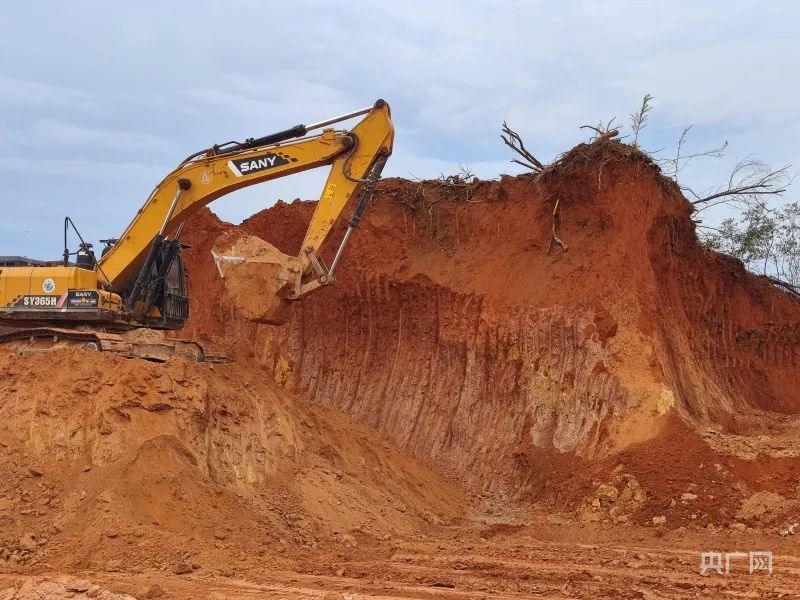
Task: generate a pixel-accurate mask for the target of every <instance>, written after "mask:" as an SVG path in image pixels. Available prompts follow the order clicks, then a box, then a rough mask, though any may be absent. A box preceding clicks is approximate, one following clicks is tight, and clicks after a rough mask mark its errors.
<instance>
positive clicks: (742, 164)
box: [682, 158, 789, 212]
mask: <svg viewBox="0 0 800 600" xmlns="http://www.w3.org/2000/svg"><path fill="white" fill-rule="evenodd" d="M788 170H789V165H786V166H785V167H782V168H780V169H776V170H771V169H770V168H769V167H768V166H767V165H765V164H764V163H762V162H761V161H758V160H755V159H752V158H745V159H743V160H740V161H739V162H738V163H736V166H735V167H734V168H733V171H731V174H730V177H729V178H728V182H727V185H726V187H724V188H723V189H721V190H719V191H717V192H714V193H713V194H709V195H707V196H702V197H701V196H699V195H698V194H696V193H695V192H694V191H692V190H691V189H689V188H682V189H685V190H686V191H688V192H689V193H690V194H692V195H693V196H694V197H695V200H693V201H692V205H694V206H699V205H703V206H702V207H701V208H700V209H696V211H697V212H700V211H701V210H705V209H706V208H710V207H711V206H716V205H718V204H724V203H726V202H737V201H738V202H743V203H748V202H749V203H755V204H759V205H762V206H763V202H761V201H760V197H761V196H779V195H781V194H783V193H784V192H785V191H786V189H787V186H788V183H789V181H788V176H787V172H788Z"/></svg>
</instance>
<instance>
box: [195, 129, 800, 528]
mask: <svg viewBox="0 0 800 600" xmlns="http://www.w3.org/2000/svg"><path fill="white" fill-rule="evenodd" d="M376 196H377V200H376V201H375V203H374V204H373V205H372V206H371V207H370V210H369V211H368V213H367V218H366V220H365V222H364V224H363V225H362V227H361V229H359V230H358V231H357V234H356V235H354V236H353V238H352V241H351V245H350V246H349V248H348V253H347V257H346V259H345V260H344V261H343V262H342V264H341V266H340V268H339V270H338V272H337V284H336V285H335V286H334V287H333V288H330V289H325V290H323V291H321V292H319V293H318V294H317V295H315V296H312V297H311V298H309V299H308V301H307V302H304V303H301V304H298V305H297V306H295V307H294V309H293V310H294V316H293V317H292V319H291V321H290V322H289V324H288V325H286V326H284V327H281V328H274V327H268V326H259V325H255V324H253V323H251V322H248V321H247V320H245V319H243V318H242V317H241V315H239V314H238V313H237V310H236V308H235V306H234V303H231V302H230V301H229V299H228V298H227V297H226V295H225V293H224V291H223V289H222V285H221V283H220V281H219V280H218V278H216V277H215V276H214V271H213V265H212V263H211V261H210V258H209V252H208V251H209V249H210V248H211V246H212V245H213V242H214V240H215V239H217V238H218V237H219V236H220V235H222V234H223V233H225V234H226V235H230V234H231V231H232V230H234V229H236V234H237V235H240V236H242V235H252V236H257V237H260V238H263V239H267V240H269V241H270V242H271V243H272V244H275V245H276V246H277V247H278V248H279V249H280V250H281V251H283V252H286V253H289V254H292V253H296V252H297V251H298V249H299V245H300V243H301V240H302V237H303V234H304V230H305V226H306V224H307V223H308V220H309V218H310V215H311V212H312V211H313V209H314V204H313V203H311V202H299V201H297V202H294V203H292V204H285V203H279V204H278V205H276V206H275V207H273V208H270V209H268V210H265V211H263V212H262V213H260V214H258V215H255V216H253V217H252V218H250V219H248V220H247V221H245V222H244V223H243V224H242V225H241V226H240V227H238V228H234V227H233V226H230V225H228V224H224V223H221V222H220V221H219V220H218V219H216V217H214V216H213V215H212V214H211V213H209V212H206V213H204V214H200V215H198V216H197V217H196V218H195V221H194V222H193V223H192V226H191V227H190V228H189V238H190V242H191V244H192V246H193V249H192V250H191V251H190V253H189V268H190V278H191V281H192V282H193V284H194V286H195V287H196V288H198V289H203V290H205V291H206V294H207V295H209V296H210V297H213V298H216V299H217V300H216V301H214V302H208V303H205V304H203V305H202V306H199V307H197V308H196V310H195V312H194V315H193V317H192V319H191V321H190V324H189V326H188V328H187V331H188V333H190V334H191V335H201V334H206V335H216V336H222V337H226V338H227V339H228V340H229V341H235V345H234V347H235V348H238V349H240V350H241V351H242V352H243V353H244V354H245V355H247V356H249V357H250V359H255V360H257V361H258V362H259V363H260V364H261V365H263V367H264V368H265V370H266V371H267V372H269V373H270V374H271V376H272V377H274V378H275V379H276V380H277V381H279V382H281V383H282V384H283V385H284V386H285V387H287V388H289V389H292V390H295V391H296V392H297V393H298V394H299V395H300V396H301V397H303V398H306V399H307V400H309V401H312V402H314V403H319V404H323V405H327V406H331V407H334V408H337V409H339V410H341V411H343V412H345V413H347V414H350V415H352V416H354V417H355V418H356V419H357V420H359V421H361V422H363V423H365V424H368V425H369V426H371V427H373V428H375V429H377V430H379V431H381V432H384V433H385V434H386V435H387V436H389V437H390V438H391V439H392V440H394V441H395V442H396V443H398V444H399V445H400V446H401V447H402V448H404V449H406V450H408V451H410V452H411V453H413V454H414V455H416V456H417V457H419V458H421V459H423V460H426V461H430V462H432V463H434V464H435V465H436V466H437V467H438V468H439V469H440V470H441V471H442V472H444V473H447V474H449V475H450V476H451V477H452V478H453V479H456V480H458V481H459V482H461V483H463V484H465V485H466V487H467V488H468V489H470V490H473V491H478V492H482V493H484V494H488V495H491V496H493V497H500V498H526V497H528V498H530V497H534V498H539V499H550V500H552V501H553V502H557V503H558V504H559V505H563V504H564V503H566V506H568V507H570V508H574V509H578V510H581V509H582V507H583V508H585V506H584V505H585V503H586V502H587V501H590V500H596V497H595V488H596V486H597V485H598V482H599V481H605V482H610V481H611V479H614V478H616V479H619V474H620V472H621V473H622V474H623V475H625V476H626V477H627V478H628V479H631V478H632V479H634V480H635V486H641V487H642V488H643V492H642V493H644V494H646V495H647V496H648V501H647V502H644V503H642V502H639V503H636V502H634V503H633V507H634V509H635V510H634V511H633V512H634V513H636V514H638V515H639V516H640V517H641V519H642V520H643V521H649V519H650V518H651V517H652V516H657V515H662V514H667V516H668V518H670V521H671V522H672V523H676V524H677V523H688V522H689V520H690V518H692V515H695V518H696V517H697V515H698V514H701V513H702V514H705V515H706V517H705V518H706V522H711V521H714V520H716V519H723V520H724V519H734V518H735V513H736V512H737V511H738V509H739V505H740V504H741V502H743V501H744V500H746V499H747V498H748V497H749V496H750V495H751V494H752V493H755V492H759V491H763V488H765V487H766V488H769V490H770V491H772V492H774V493H777V494H781V495H784V496H787V497H794V496H795V495H796V493H797V490H796V489H795V486H796V485H797V483H798V482H797V479H796V476H795V475H794V473H796V469H797V466H798V464H800V463H798V460H797V459H796V456H797V454H798V451H799V450H800V444H799V443H798V437H797V431H798V429H797V423H798V417H797V415H798V411H800V388H798V387H797V386H796V385H794V384H793V383H792V382H794V381H796V380H797V376H798V374H800V365H798V350H799V344H800V303H799V302H798V301H797V300H796V299H795V298H792V297H791V296H789V295H787V294H786V293H784V292H781V291H780V290H778V289H776V288H774V287H773V286H772V285H771V284H770V283H769V282H768V281H767V280H766V279H764V278H762V277H756V276H754V275H752V274H749V273H748V272H746V271H745V270H744V268H743V267H742V265H741V264H740V263H739V262H738V261H736V260H734V259H733V258H730V257H726V256H722V255H719V254H716V253H714V252H712V251H709V250H708V249H706V248H704V247H703V246H702V245H701V244H700V243H699V241H698V239H697V235H696V231H695V226H694V223H693V222H692V219H691V205H690V203H689V202H688V201H687V200H686V199H685V198H684V197H683V196H682V195H681V193H680V191H679V190H678V188H677V187H676V185H675V184H674V183H673V182H672V181H670V180H669V179H667V178H665V177H663V176H661V174H660V172H659V169H658V167H657V166H656V165H654V164H653V163H652V162H651V161H650V160H649V159H648V158H647V157H646V156H645V155H643V154H641V153H640V152H638V151H637V150H635V149H634V148H632V147H630V146H627V145H624V144H620V143H618V142H614V141H611V142H601V143H595V144H584V145H581V146H578V147H576V148H575V149H573V150H572V151H571V152H569V153H567V154H566V155H565V156H564V157H563V158H562V159H560V160H559V161H558V162H557V163H556V164H555V165H553V166H551V167H550V168H548V169H547V170H546V172H545V173H544V174H542V175H541V176H539V177H538V178H535V177H533V176H521V177H517V178H503V179H502V180H501V181H499V182H478V183H474V184H470V185H461V184H460V183H456V184H452V183H450V184H448V183H447V182H443V181H432V182H422V183H420V182H410V181H404V180H385V181H383V182H382V184H381V186H380V188H379V190H378V193H377V195H376ZM254 293H257V291H256V290H254ZM733 482H736V486H734V487H731V486H732V484H733ZM617 483H619V482H617ZM616 487H619V485H617V486H616ZM622 487H623V488H624V487H625V485H624V483H623V485H622ZM630 493H633V492H630ZM684 493H689V494H690V495H699V496H700V497H706V498H715V499H714V501H713V502H709V503H708V506H706V507H705V508H704V510H703V511H700V512H698V511H697V510H695V509H694V508H691V507H690V508H687V507H686V506H685V504H686V503H683V504H681V503H678V506H675V499H676V498H680V496H681V495H682V494H684ZM671 501H672V502H671ZM595 504H596V502H595ZM787 506H788V505H787ZM594 508H596V507H594ZM600 512H601V513H602V511H600ZM784 512H786V513H787V514H786V515H781V517H783V516H788V513H790V512H791V511H790V510H789V509H788V508H787V509H786V511H784ZM596 517H597V518H600V519H605V518H606V515H604V514H600V515H596ZM612 517H613V515H612ZM778 518H779V517H777V516H775V519H778Z"/></svg>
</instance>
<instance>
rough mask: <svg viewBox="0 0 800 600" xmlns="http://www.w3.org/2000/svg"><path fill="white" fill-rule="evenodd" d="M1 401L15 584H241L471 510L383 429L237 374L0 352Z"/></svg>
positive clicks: (3, 526)
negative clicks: (71, 579) (193, 576)
mask: <svg viewBox="0 0 800 600" xmlns="http://www.w3.org/2000/svg"><path fill="white" fill-rule="evenodd" d="M0 397H1V398H2V399H3V402H2V404H0V566H4V567H5V569H10V570H11V571H12V572H21V573H22V572H34V573H35V572H41V571H46V570H53V569H56V570H65V571H78V570H87V569H90V570H105V571H108V572H119V571H127V572H134V573H136V572H143V571H145V570H156V571H166V572H167V573H173V572H174V573H192V572H194V571H199V572H204V573H218V574H224V575H229V576H232V575H236V574H240V573H244V572H247V570H248V569H252V568H254V567H255V566H257V565H260V564H263V563H264V562H265V561H266V562H269V563H270V564H271V565H273V566H274V565H278V566H279V567H280V566H284V567H286V566H287V565H293V564H295V563H296V562H299V563H300V564H303V563H304V562H307V561H308V558H307V557H305V556H303V552H305V551H308V552H318V553H323V552H324V551H325V549H326V548H329V547H334V548H340V549H349V548H356V547H357V544H358V542H357V539H356V537H355V536H354V535H353V534H354V533H355V535H356V536H361V535H363V536H369V537H372V538H376V539H380V538H381V537H383V536H386V537H390V536H391V535H392V534H396V533H397V532H403V533H407V532H409V531H421V530H427V529H429V528H430V527H432V526H434V525H441V524H443V523H446V522H448V521H451V520H452V519H453V518H455V517H458V516H460V515H461V513H462V512H463V505H464V499H463V494H462V493H461V492H460V491H459V490H458V489H456V488H455V487H454V486H452V485H449V484H447V483H446V482H444V481H442V479H441V477H439V476H437V475H436V474H434V473H432V472H431V471H430V469H428V468H427V467H425V466H424V465H422V464H420V463H419V462H418V461H416V460H414V459H412V458H411V457H409V456H408V455H406V454H405V453H402V452H398V451H397V450H394V449H392V448H390V447H389V446H388V445H387V444H386V443H385V442H384V441H383V440H382V439H381V438H380V437H379V436H378V435H377V434H376V433H375V432H373V431H370V430H369V429H367V428H366V427H363V426H359V425H355V424H353V423H351V422H350V421H349V420H348V419H347V418H345V417H343V416H342V415H340V414H338V413H336V412H335V411H333V410H331V409H327V408H324V407H319V406H308V405H306V404H305V403H304V402H302V401H300V400H298V399H296V398H292V397H290V396H289V395H288V394H287V393H286V392H285V391H283V390H281V389H279V388H278V387H277V386H276V385H275V384H274V383H272V382H270V381H269V380H266V381H265V380H264V377H263V376H262V375H261V374H259V373H258V372H255V371H254V370H253V369H248V368H245V367H243V366H242V365H238V364H223V365H208V364H197V363H194V362H187V361H185V360H184V359H173V360H171V361H169V362H168V363H166V364H163V365H162V364H154V363H149V362H145V361H142V360H128V359H123V358H119V357H116V356H109V355H100V354H96V353H91V352H87V351H61V352H55V353H52V354H49V355H40V356H35V357H24V359H22V360H21V359H20V357H19V356H17V355H16V354H12V353H11V352H7V351H2V350H0ZM290 551H291V552H290ZM298 552H299V553H300V555H299V557H298ZM287 555H291V556H292V557H293V558H292V559H289V558H287ZM287 568H288V567H287ZM5 569H4V570H5Z"/></svg>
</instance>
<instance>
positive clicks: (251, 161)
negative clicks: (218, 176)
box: [228, 152, 297, 177]
mask: <svg viewBox="0 0 800 600" xmlns="http://www.w3.org/2000/svg"><path fill="white" fill-rule="evenodd" d="M290 162H297V159H296V158H294V157H291V156H287V155H285V154H283V153H282V152H278V153H275V152H267V153H266V154H262V155H261V156H251V157H249V158H241V159H239V160H229V161H228V168H229V169H230V170H231V171H232V172H233V174H234V175H236V176H237V177H241V176H242V175H250V174H251V173H258V172H259V171H266V170H267V169H272V168H274V167H280V166H282V165H288V164H289V163H290Z"/></svg>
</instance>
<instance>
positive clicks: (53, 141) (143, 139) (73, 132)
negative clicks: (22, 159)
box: [8, 118, 165, 151]
mask: <svg viewBox="0 0 800 600" xmlns="http://www.w3.org/2000/svg"><path fill="white" fill-rule="evenodd" d="M8 138H9V139H10V141H12V142H13V143H15V144H18V145H20V146H30V147H34V148H46V147H53V148H62V147H85V148H92V149H96V148H99V149H105V150H109V149H112V150H120V151H126V150H139V149H141V150H153V149H155V148H160V147H163V146H164V145H165V140H164V139H162V138H159V137H157V136H155V135H150V134H148V133H140V132H135V131H125V130H122V129H107V128H102V127H99V128H98V127H90V126H83V125H77V124H75V123H71V122H69V121H63V120H60V119H53V118H39V119H34V121H33V122H32V123H31V125H30V126H29V127H28V128H27V129H25V130H22V131H14V132H11V133H10V134H8Z"/></svg>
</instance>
